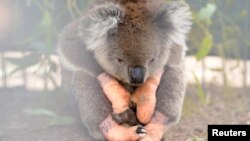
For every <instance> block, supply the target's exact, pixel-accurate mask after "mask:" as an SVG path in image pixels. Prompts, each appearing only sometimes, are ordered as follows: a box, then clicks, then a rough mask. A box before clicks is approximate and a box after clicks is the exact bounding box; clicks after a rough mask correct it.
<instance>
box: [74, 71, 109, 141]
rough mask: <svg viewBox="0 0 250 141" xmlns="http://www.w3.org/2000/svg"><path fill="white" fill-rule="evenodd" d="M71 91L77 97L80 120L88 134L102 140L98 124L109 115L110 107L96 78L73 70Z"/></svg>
mask: <svg viewBox="0 0 250 141" xmlns="http://www.w3.org/2000/svg"><path fill="white" fill-rule="evenodd" d="M72 93H73V95H74V96H75V97H76V99H77V103H78V104H77V106H78V109H79V112H80V117H81V120H82V122H83V124H84V126H85V127H86V128H87V130H88V132H89V134H90V135H91V136H92V137H93V138H94V139H96V140H104V138H103V135H102V133H101V131H100V130H99V125H100V124H101V123H102V122H103V120H104V119H106V118H107V117H108V116H109V114H110V113H111V109H112V108H111V104H110V102H109V100H108V99H107V98H106V97H105V95H104V94H103V92H102V88H101V87H100V85H99V82H98V80H97V79H96V78H95V77H92V76H91V75H89V74H87V73H86V72H84V71H77V72H74V73H73V76H72Z"/></svg>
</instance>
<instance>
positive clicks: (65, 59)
mask: <svg viewBox="0 0 250 141" xmlns="http://www.w3.org/2000/svg"><path fill="white" fill-rule="evenodd" d="M191 25H192V22H191V12H190V10H189V7H188V5H187V4H185V3H184V2H182V1H174V2H166V1H164V0H154V1H151V0H96V1H93V2H92V3H91V4H90V6H89V8H87V10H85V11H84V13H83V15H82V16H81V17H79V18H78V19H76V20H74V21H73V22H71V23H70V24H69V25H68V26H66V27H65V29H64V30H63V31H62V34H61V36H60V40H59V48H58V55H59V58H60V62H61V64H62V85H63V87H64V88H65V91H66V92H67V93H68V94H70V96H72V97H73V99H74V101H75V104H76V106H77V108H78V111H79V113H80V117H81V120H82V123H83V125H84V127H86V129H87V131H88V134H89V135H91V136H92V137H93V139H94V140H104V137H103V136H102V134H101V132H100V131H99V125H100V123H101V122H102V121H103V120H104V119H105V118H106V117H107V116H108V115H110V113H112V107H111V103H110V102H109V100H108V99H107V98H106V97H105V96H104V94H103V92H102V88H101V87H100V85H99V83H98V81H97V79H96V76H97V75H99V74H100V73H102V72H106V73H108V74H109V75H110V76H113V77H114V78H116V79H117V80H118V81H119V82H120V83H121V84H123V85H124V87H126V89H128V90H129V91H130V92H132V91H134V90H135V89H136V87H137V86H140V85H141V84H143V83H144V82H145V80H147V78H148V77H149V76H151V75H152V74H153V73H155V71H157V70H159V69H161V68H163V69H164V73H163V75H162V78H161V82H160V85H159V87H158V89H157V93H156V98H157V103H156V110H157V111H160V112H161V113H162V114H163V115H165V116H166V117H167V118H168V121H167V123H166V126H170V125H173V124H175V123H177V122H178V121H179V118H180V115H181V111H182V104H183V99H184V93H185V87H186V77H185V69H184V65H183V63H184V56H185V52H186V50H187V47H186V36H187V34H188V32H189V31H190V29H191ZM124 114H126V113H124ZM127 114H129V115H128V116H126V117H128V118H131V120H132V119H133V117H134V116H133V112H131V111H130V112H128V113H127ZM116 117H117V118H116ZM113 118H114V119H116V120H118V119H119V118H121V117H119V115H115V116H113ZM122 120H124V119H122Z"/></svg>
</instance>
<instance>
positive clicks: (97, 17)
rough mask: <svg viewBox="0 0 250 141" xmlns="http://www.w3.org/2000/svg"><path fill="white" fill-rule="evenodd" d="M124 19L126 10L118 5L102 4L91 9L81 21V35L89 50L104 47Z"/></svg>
mask: <svg viewBox="0 0 250 141" xmlns="http://www.w3.org/2000/svg"><path fill="white" fill-rule="evenodd" d="M123 17H124V10H123V9H122V8H121V7H120V6H119V5H116V4H112V3H108V4H102V5H99V6H96V7H94V8H93V9H91V10H90V11H89V12H88V13H87V14H86V16H84V17H83V19H81V23H80V26H79V35H80V37H81V38H82V40H83V42H84V44H85V45H86V47H87V49H88V50H92V51H93V50H95V49H96V48H97V47H102V46H103V45H104V44H105V42H106V39H107V37H108V36H109V34H111V33H114V32H115V31H116V29H117V26H118V24H119V23H120V22H121V21H122V19H123Z"/></svg>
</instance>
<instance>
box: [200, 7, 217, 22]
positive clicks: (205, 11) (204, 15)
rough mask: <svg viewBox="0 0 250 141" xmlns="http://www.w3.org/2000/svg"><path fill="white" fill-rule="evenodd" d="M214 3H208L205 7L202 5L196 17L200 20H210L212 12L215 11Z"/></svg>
mask: <svg viewBox="0 0 250 141" xmlns="http://www.w3.org/2000/svg"><path fill="white" fill-rule="evenodd" d="M215 10H216V5H214V4H211V3H208V4H207V5H206V7H203V8H202V9H201V10H200V12H199V14H198V19H199V20H201V21H211V18H212V16H213V14H214V13H215Z"/></svg>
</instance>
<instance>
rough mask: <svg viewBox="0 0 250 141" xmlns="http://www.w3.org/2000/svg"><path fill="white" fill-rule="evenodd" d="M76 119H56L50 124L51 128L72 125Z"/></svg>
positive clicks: (67, 117)
mask: <svg viewBox="0 0 250 141" xmlns="http://www.w3.org/2000/svg"><path fill="white" fill-rule="evenodd" d="M74 122H75V119H74V118H73V117H71V116H64V117H56V118H54V119H52V120H51V121H50V123H49V125H50V126H67V125H72V124H73V123H74Z"/></svg>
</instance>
